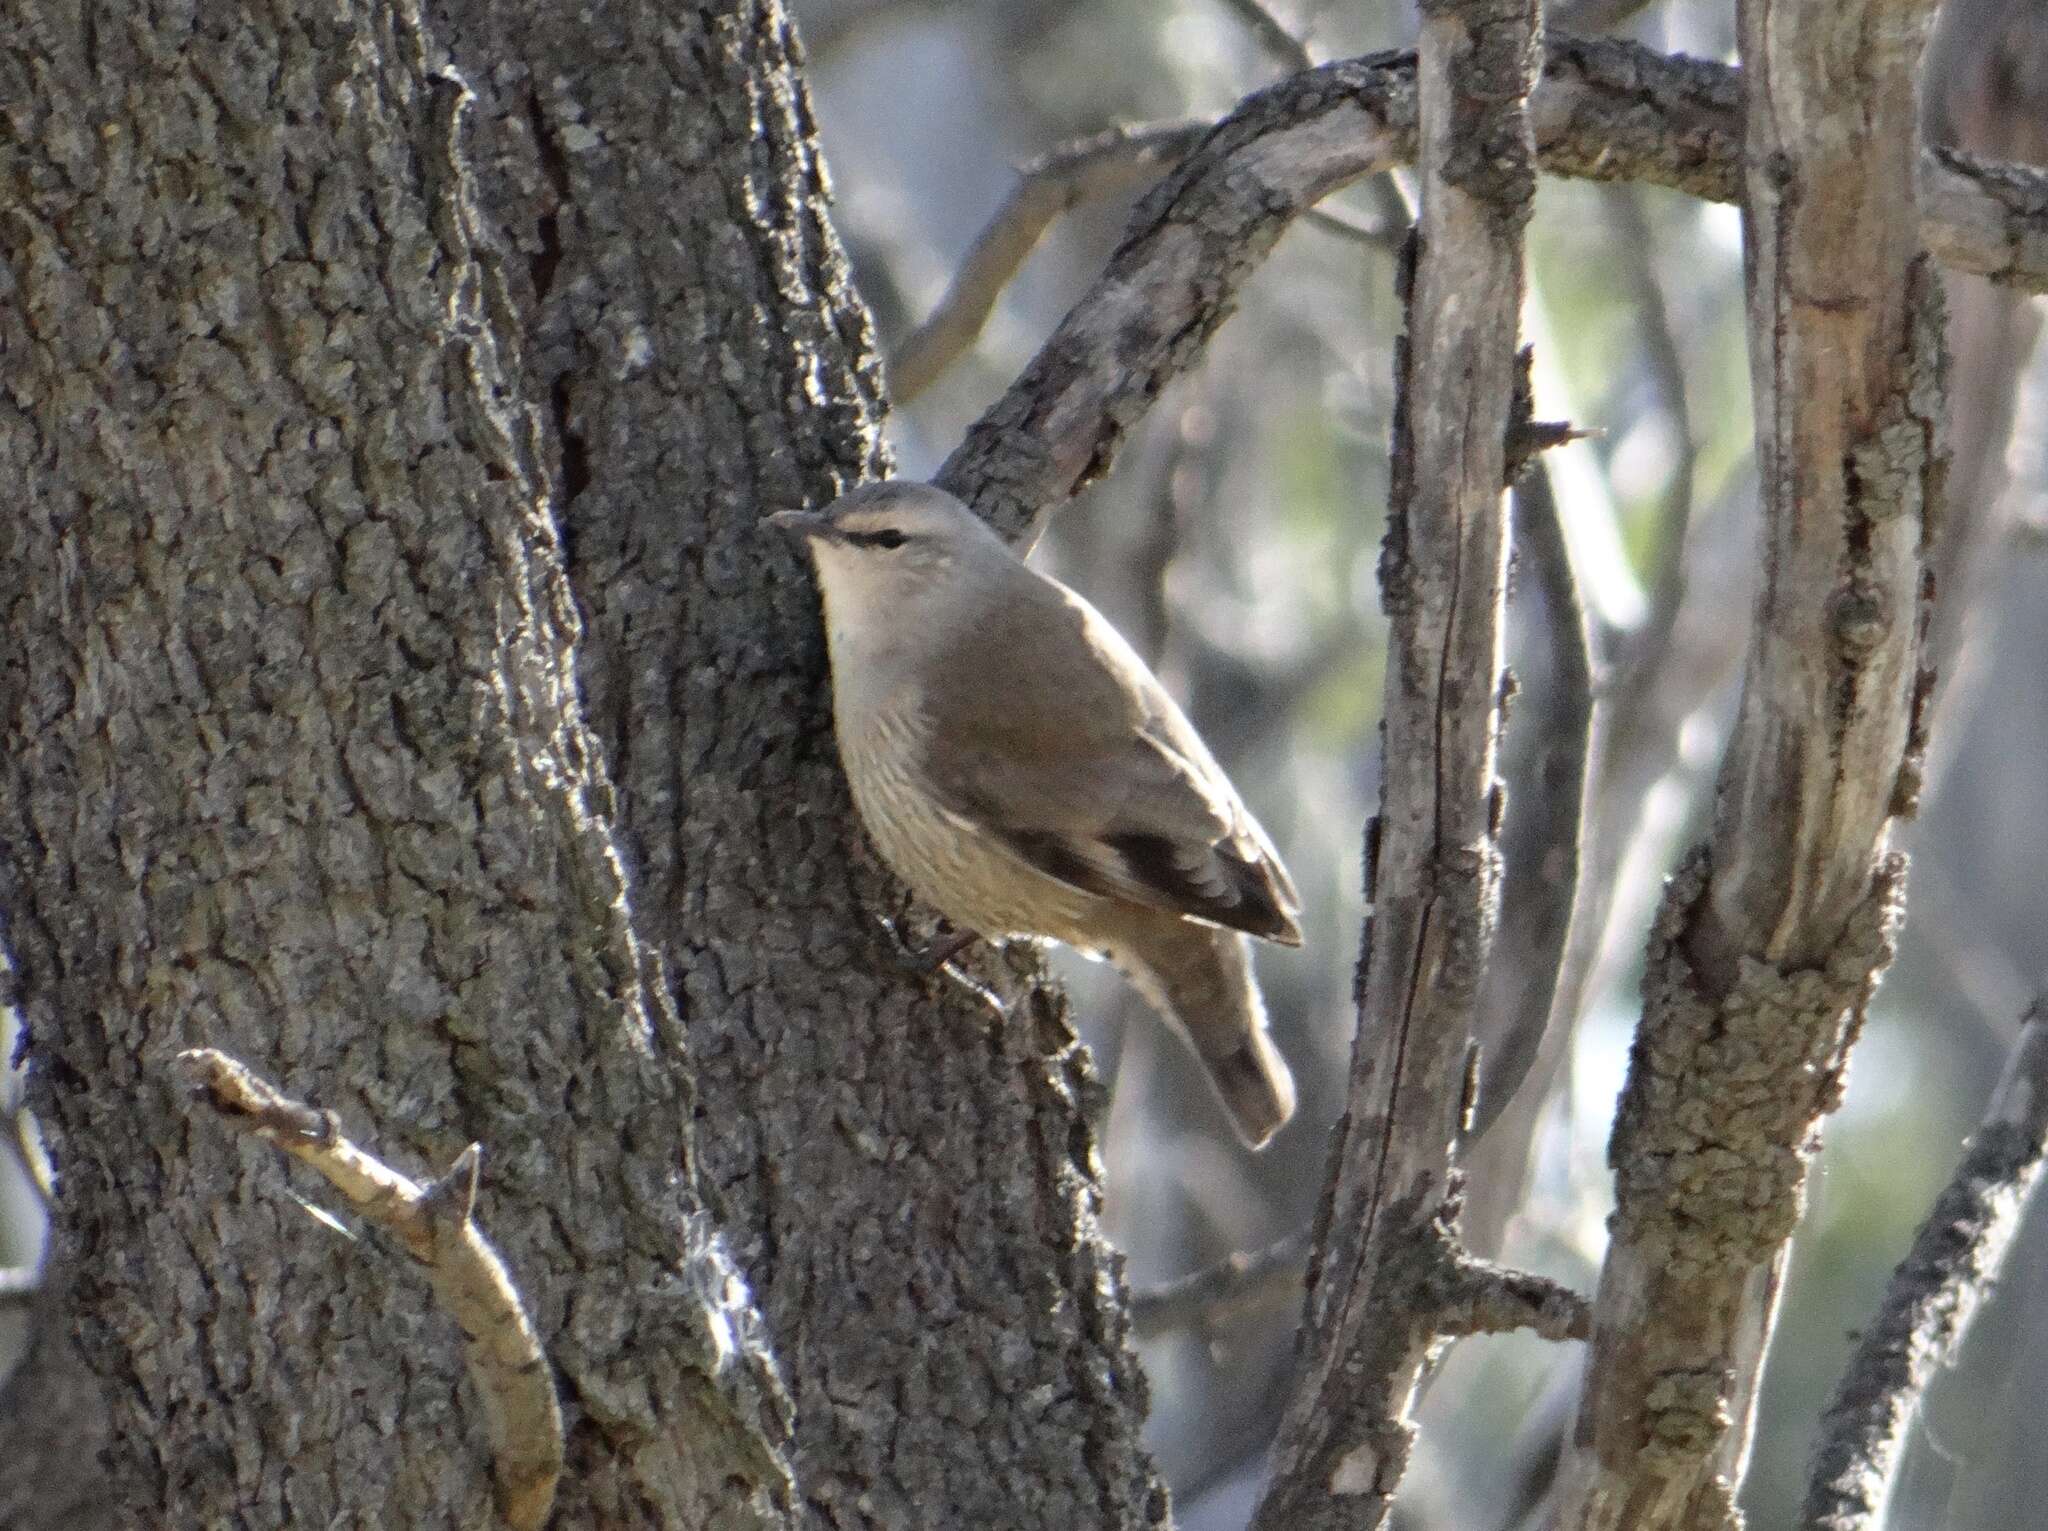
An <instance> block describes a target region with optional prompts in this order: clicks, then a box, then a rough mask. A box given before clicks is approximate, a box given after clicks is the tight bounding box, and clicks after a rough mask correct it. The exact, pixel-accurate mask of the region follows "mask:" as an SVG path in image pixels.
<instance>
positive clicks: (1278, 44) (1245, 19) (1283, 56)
mask: <svg viewBox="0 0 2048 1531" xmlns="http://www.w3.org/2000/svg"><path fill="white" fill-rule="evenodd" d="M1220 3H1221V4H1222V6H1223V8H1224V9H1225V10H1226V11H1228V12H1230V14H1231V15H1233V16H1235V17H1236V18H1237V19H1238V21H1239V22H1240V23H1241V24H1242V25H1243V26H1244V28H1245V30H1246V31H1248V32H1250V33H1251V34H1252V36H1253V37H1255V38H1257V39H1258V43H1259V46H1260V47H1261V48H1264V49H1265V50H1266V53H1267V54H1268V56H1270V57H1271V58H1272V60H1273V62H1274V63H1276V64H1278V65H1279V66H1280V67H1281V68H1282V69H1290V70H1302V69H1313V68H1315V66H1316V61H1315V55H1314V54H1312V53H1310V52H1309V51H1308V44H1307V43H1305V42H1303V41H1302V40H1301V39H1300V38H1298V37H1296V36H1295V35H1294V34H1293V33H1292V32H1290V31H1289V30H1288V29H1287V26H1286V23H1284V22H1283V21H1281V19H1280V18H1279V17H1278V16H1275V15H1274V14H1273V13H1272V12H1271V11H1269V10H1267V9H1266V7H1265V4H1264V0H1220Z"/></svg>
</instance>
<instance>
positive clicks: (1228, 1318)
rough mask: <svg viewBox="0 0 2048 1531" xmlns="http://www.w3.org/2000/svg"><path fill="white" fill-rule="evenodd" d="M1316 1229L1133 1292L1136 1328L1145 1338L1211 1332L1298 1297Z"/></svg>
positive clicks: (1297, 1231) (1238, 1252) (1303, 1230)
mask: <svg viewBox="0 0 2048 1531" xmlns="http://www.w3.org/2000/svg"><path fill="white" fill-rule="evenodd" d="M1311 1233H1312V1230H1311V1229H1308V1228H1297V1229H1295V1230H1294V1232H1292V1233H1290V1234H1288V1235H1287V1237H1285V1238H1284V1239H1280V1240H1278V1241H1276V1242H1275V1243H1272V1244H1268V1245H1267V1246H1266V1247H1265V1248H1264V1249H1252V1250H1243V1249H1240V1250H1236V1251H1233V1252H1232V1253H1230V1254H1228V1255H1225V1256H1224V1257H1223V1258H1222V1259H1221V1260H1218V1261H1217V1262H1216V1263H1215V1264H1214V1265H1207V1266H1204V1267H1203V1268H1202V1269H1200V1270H1198V1271H1193V1272H1190V1273H1189V1274H1188V1275H1185V1276H1181V1277H1178V1278H1176V1279H1175V1280H1172V1281H1165V1282H1161V1283H1160V1284H1159V1285H1158V1286H1155V1287H1148V1288H1146V1289H1145V1290H1143V1291H1139V1292H1133V1293H1132V1294H1131V1327H1132V1328H1133V1329H1135V1330H1136V1331H1137V1333H1138V1337H1139V1338H1140V1339H1152V1338H1155V1337H1157V1336H1159V1335H1162V1334H1165V1333H1167V1332H1168V1331H1170V1330H1174V1329H1182V1328H1194V1329H1199V1330H1201V1331H1203V1332H1204V1333H1208V1332H1212V1331H1214V1330H1217V1329H1220V1328H1222V1327H1223V1326H1224V1325H1226V1324H1228V1323H1231V1322H1233V1321H1234V1320H1236V1319H1238V1318H1241V1317H1244V1316H1245V1315H1247V1314H1251V1313H1257V1312H1262V1311H1264V1310H1265V1309H1267V1308H1269V1307H1277V1306H1278V1305H1279V1304H1281V1303H1284V1302H1290V1301H1293V1300H1294V1299H1295V1298H1296V1297H1298V1296H1299V1295H1300V1292H1301V1277H1302V1272H1303V1271H1305V1270H1306V1269H1307V1268H1308V1256H1309V1248H1310V1245H1311V1244H1312V1242H1313V1240H1312V1238H1311Z"/></svg>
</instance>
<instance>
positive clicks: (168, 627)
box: [0, 0, 791, 1528]
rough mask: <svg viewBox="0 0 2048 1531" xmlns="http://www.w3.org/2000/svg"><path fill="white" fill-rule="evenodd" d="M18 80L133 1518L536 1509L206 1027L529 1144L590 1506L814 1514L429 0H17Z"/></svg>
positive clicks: (96, 1102)
mask: <svg viewBox="0 0 2048 1531" xmlns="http://www.w3.org/2000/svg"><path fill="white" fill-rule="evenodd" d="M0 102H4V103H5V105H4V107H0V111H4V112H5V113H6V114H7V118H6V126H5V128H4V129H0V177H4V179H5V180H6V182H7V184H8V185H9V186H10V187H11V188H13V191H12V192H11V193H10V201H9V207H8V215H7V217H6V218H5V219H4V220H0V268H4V271H5V273H6V277H7V279H8V281H9V283H10V284H11V285H10V287H9V296H8V300H7V301H6V302H5V303H4V304H0V367H4V369H5V386H4V387H0V464H4V467H5V471H6V473H7V476H8V479H9V481H10V482H11V483H12V484H14V485H15V486H16V489H17V495H18V498H17V501H16V506H15V509H14V511H13V512H12V513H10V514H8V515H6V516H4V517H0V620H4V624H5V630H6V632H7V634H8V639H9V641H8V642H7V643H5V644H4V645H0V908H4V909H5V911H6V916H7V921H8V926H7V932H6V934H7V940H8V945H9V955H10V957H11V959H12V960H13V962H14V964H15V966H16V970H17V973H18V978H19V989H20V998H21V1005H22V1011H23V1014H24V1017H25V1019H26V1021H27V1024H28V1027H29V1060H30V1069H31V1073H30V1097H29V1099H30V1104H31V1106H32V1108H33V1109H34V1110H35V1112H36V1114H37V1117H38V1119H39V1121H40V1122H41V1124H42V1126H43V1128H44V1130H45V1132H46V1133H47V1135H48V1140H49V1143H50V1147H51V1151H52V1155H53V1158H54V1160H55V1162H56V1164H57V1167H58V1173H59V1192H60V1194H59V1196H58V1198H57V1200H56V1204H55V1208H54V1220H53V1225H52V1229H51V1254H50V1266H49V1269H50V1272H51V1279H52V1280H53V1281H54V1282H56V1283H58V1284H59V1285H60V1286H61V1287H63V1288H64V1289H65V1290H67V1291H68V1294H69V1299H70V1302H71V1308H72V1313H73V1315H74V1316H73V1319H72V1323H71V1330H72V1332H75V1334H76V1335H77V1338H78V1343H79V1348H80V1350H81V1351H82V1353H83V1355H84V1357H85V1359H86V1361H87V1363H88V1364H89V1366H90V1367H91V1369H92V1371H93V1372H94V1373H95V1374H96V1375H97V1377H98V1379H99V1381H100V1385H101V1387H102V1389H103V1399H104V1407H105V1408H106V1409H108V1410H109V1411H110V1423H111V1427H112V1428H111V1430H110V1432H109V1439H108V1444H107V1447H106V1449H105V1451H104V1452H103V1453H102V1454H101V1456H100V1457H99V1459H98V1462H97V1471H98V1476H99V1478H100V1480H101V1481H100V1482H99V1484H98V1485H96V1488H97V1492H98V1493H99V1494H100V1496H101V1497H102V1499H103V1501H104V1503H103V1508H104V1511H105V1514H106V1517H107V1519H109V1520H110V1521H113V1522H117V1523H119V1524H123V1525H149V1526H173V1525H177V1526H199V1525H207V1526H212V1525H240V1524H250V1525H257V1524H260V1525H276V1526H284V1525H334V1524H364V1525H394V1526H395V1525H406V1526H435V1525H476V1524H480V1523H482V1522H483V1521H484V1520H485V1519H487V1518H488V1517H489V1516H490V1514H491V1509H490V1501H491V1488H490V1482H489V1463H490V1452H489V1447H488V1442H487V1440H486V1438H485V1431H484V1429H483V1425H482V1421H481V1419H480V1418H479V1416H478V1407H477V1403H476V1401H475V1399H474V1397H473V1395H472V1394H471V1393H470V1391H469V1389H468V1388H467V1385H466V1384H465V1383H464V1382H463V1380H462V1365H461V1361H460V1358H459V1344H458V1343H457V1342H456V1341H455V1340H454V1339H453V1337H452V1336H451V1335H450V1333H449V1327H448V1326H447V1325H446V1323H445V1322H444V1321H443V1320H442V1319H441V1318H440V1317H439V1315H438V1314H437V1313H436V1312H435V1311H434V1308H433V1304H432V1301H431V1298H430V1297H429V1295H428V1294H427V1292H426V1290H425V1288H424V1286H423V1284H422V1283H420V1282H417V1281H414V1280H410V1279H406V1278H404V1277H403V1276H394V1275H393V1273H391V1272H389V1271H387V1270H385V1269H383V1268H381V1262H375V1261H367V1260H364V1259H362V1258H360V1256H359V1254H358V1253H357V1251H355V1250H354V1249H352V1248H351V1247H350V1246H349V1245H348V1244H347V1242H346V1241H345V1240H343V1239H341V1238H339V1237H337V1236H336V1234H335V1233H334V1231H333V1230H332V1229H331V1228H330V1227H328V1226H326V1225H324V1224H322V1223H320V1222H317V1221H316V1220H315V1219H313V1218H312V1217H309V1216H307V1215H306V1214H305V1213H304V1212H303V1211H302V1210H301V1209H299V1208H298V1207H296V1206H295V1205H293V1204H292V1203H291V1202H289V1201H288V1200H285V1199H282V1198H280V1197H278V1196H277V1195H275V1194H274V1193H273V1192H272V1191H270V1190H268V1189H265V1188H264V1187H265V1186H269V1185H274V1183H275V1176H276V1173H277V1172H276V1168H275V1166H274V1165H273V1164H271V1163H270V1155H269V1154H268V1152H267V1151H266V1150H261V1149H259V1148H257V1147H255V1146H253V1145H247V1144H237V1143H234V1142H231V1141H229V1140H228V1139H227V1138H226V1137H225V1136H224V1135H223V1134H220V1133H218V1132H216V1131H214V1130H212V1129H211V1128H207V1127H203V1126H199V1127H195V1126H193V1125H191V1124H190V1123H189V1121H188V1119H187V1117H186V1114H185V1112H184V1111H183V1110H182V1108H181V1106H180V1104H179V1101H178V1092H177V1091H176V1089H175V1088H174V1087H173V1086H172V1085H171V1084H170V1083H169V1078H170V1071H169V1069H168V1068H167V1067H166V1065H167V1064H168V1062H169V1060H170V1059H171V1058H172V1057H173V1055H174V1054H175V1053H176V1052H177V1051H178V1050H179V1049H181V1048H184V1047H188V1046H195V1045H213V1046H220V1047H223V1048H227V1049H231V1050H233V1051H234V1052H235V1053H237V1054H238V1055H240V1056H242V1057H246V1058H249V1059H251V1060H260V1061H261V1063H262V1066H263V1068H264V1070H265V1072H266V1073H269V1074H271V1075H273V1076H274V1077H276V1078H278V1079H279V1080H281V1081H282V1082H283V1083H284V1084H285V1086H286V1087H287V1088H288V1089H291V1090H293V1091H294V1092H298V1093H303V1094H308V1095H314V1096H316V1097H318V1098H319V1099H321V1100H323V1101H325V1102H328V1103H331V1104H333V1105H334V1106H335V1107H336V1108H337V1109H339V1110H341V1111H343V1112H344V1113H345V1114H346V1115H347V1117H348V1118H349V1119H350V1120H351V1121H352V1122H358V1123H361V1124H363V1125H364V1126H365V1127H366V1128H369V1129H373V1130H374V1131H375V1132H376V1133H377V1135H378V1137H379V1140H380V1142H384V1143H388V1144H390V1145H391V1146H392V1150H393V1153H394V1156H400V1157H403V1158H405V1159H406V1160H408V1161H409V1162H413V1163H420V1164H445V1163H447V1162H448V1161H449V1160H450V1159H451V1158H453V1157H454V1156H455V1154H456V1153H457V1152H458V1151H459V1150H460V1148H461V1147H462V1146H463V1145H464V1144H466V1143H468V1142H471V1141H478V1140H481V1141H485V1142H488V1143H489V1144H490V1145H491V1146H492V1152H493V1160H492V1174H491V1184H492V1191H493V1207H494V1217H493V1229H494V1234H495V1236H496V1240H497V1243H498V1245H499V1247H500V1249H501V1250H502V1251H503V1253H504V1254H505V1256H506V1258H507V1259H508V1261H509V1262H510V1263H511V1264H512V1265H513V1266H514V1267H515V1268H516V1269H517V1270H518V1271H519V1272H520V1276H521V1282H522V1286H523V1289H524V1291H525V1294H526V1296H527V1298H528V1300H529V1303H530V1305H531V1312H532V1316H533V1318H534V1322H535V1325H536V1328H537V1329H538V1330H539V1332H540V1333H541V1335H542V1336H543V1338H544V1341H545V1344H546V1349H547V1353H548V1357H549V1360H550V1362H551V1363H552V1364H553V1366H554V1367H555V1368H556V1369H557V1375H558V1379H559V1380H560V1381H561V1383H562V1384H563V1393H564V1397H565V1401H566V1404H567V1408H566V1415H567V1427H568V1441H567V1448H568V1475H567V1477H566V1478H565V1479H564V1481H563V1484H562V1490H561V1497H560V1511H559V1513H560V1516H561V1519H562V1522H563V1523H564V1524H570V1523H573V1524H579V1525H604V1526H607V1527H619V1526H643V1525H645V1526H652V1525H657V1524H661V1525H675V1524H704V1525H719V1526H722V1527H735V1528H737V1527H772V1526H780V1525H784V1524H786V1523H787V1514H786V1511H787V1509H788V1507H789V1504H790V1501H791V1494H790V1486H789V1479H788V1470H787V1467H786V1465H785V1463H784V1462H783V1461H782V1460H781V1459H780V1457H779V1455H778V1452H779V1449H780V1446H781V1444H782V1441H783V1439H784V1436H785V1434H786V1429H787V1402H786V1400H785V1399H783V1398H782V1397H781V1395H780V1391H779V1387H778V1385H777V1384H776V1382H775V1380H774V1374H773V1370H772V1367H771V1366H770V1365H769V1363H768V1362H767V1360H766V1353H765V1351H764V1349H763V1347H762V1345H761V1343H760V1325H759V1322H758V1320H757V1318H756V1317H755V1315H754V1314H753V1312H752V1309H751V1305H750V1297H749V1294H748V1291H747V1288H746V1284H745V1282H744V1281H743V1280H741V1279H740V1277H739V1274H738V1272H737V1271H736V1269H735V1267H734V1265H733V1263H732V1260H731V1258H730V1257H729V1256H728V1255H727V1253H726V1252H725V1248H724V1245H723V1243H722V1241H721V1239H720V1238H719V1236H718V1234H717V1230H716V1227H715V1225H714V1224H713V1222H712V1220H711V1218H710V1216H709V1215H708V1213H707V1211H706V1209H705V1206H704V1203H703V1199H702V1197H701V1195H700V1194H699V1190H700V1181H699V1174H698V1168H697V1158H696V1155H695V1151H694V1148H693V1145H692V1142H691V1137H690V1127H691V1121H692V1117H693V1115H694V1100H693V1096H692V1093H691V1087H690V1081H689V1077H688V1074H687V1071H686V1069H685V1068H684V1066H683V1062H682V1054H681V1038H680V1029H679V1027H678V1025H677V1021H676V1016H675V1013H674V1011H673V1009H672V1008H671V1007H670V1006H669V1005H668V1002H667V988H666V984H665V981H664V980H663V978H662V975H661V973H660V971H659V966H658V963H657V961H656V959H655V957H654V954H653V953H652V952H651V950H650V949H649V948H648V946H647V945H646V944H645V943H644V942H642V941H640V940H639V939H638V937H637V936H636V935H635V932H634V930H633V928H632V926H631V923H630V904H629V901H628V896H627V895H628V889H627V887H626V884H625V882H624V879H623V877H622V875H621V872H620V866H619V860H618V854H617V850H616V847H615V845H614V842H613V839H612V834H611V826H610V823H609V821H608V810H609V807H610V802H609V799H608V795H607V793H606V790H605V787H604V783H603V779H602V776H601V774H600V772H599V770H598V767H597V765H596V763H595V756H596V745H595V743H594V741H593V740H592V739H591V737H590V735H589V733H588V732H587V730H586V729H585V728H584V725H583V723H582V721H581V718H580V715H579V712H578V707H577V696H576V683H575V682H576V678H575V674H574V650H573V644H574V639H575V635H576V632H577V629H578V620H577V616H576V613H575V610H574V605H573V602H572V599H571V595H570V589H569V584H568V580H567V578H566V576H565V574H564V570H563V563H562V556H561V553H562V550H561V548H560V546H559V544H558V542H557V539H556V530H555V524H554V522H553V520H552V519H551V517H550V516H549V514H548V512H547V491H548V481H547V477H546V474H545V471H544V467H543V464H542V455H541V454H540V452H539V451H538V450H537V449H536V446H535V442H534V439H533V434H534V433H533V430H532V422H531V420H530V418H529V417H528V416H527V414H526V412H525V411H524V410H523V409H522V408H521V406H520V404H519V397H520V383H519V375H520V358H519V356H518V355H517V353H516V350H515V349H514V347H515V345H516V340H517V336H516V332H513V331H510V330H507V329H506V328H504V327H502V325H501V324H500V320H501V319H502V316H503V312H504V294H503V291H502V288H501V286H500V284H499V281H498V278H499V276H500V272H499V271H498V270H497V268H496V266H495V264H494V262H493V260H492V257H491V254H490V252H489V250H488V249H487V248H486V247H485V246H484V245H483V244H482V243H481V242H480V240H479V239H478V237H477V230H476V223H475V207H474V202H473V196H472V190H473V183H472V180H471V175H470V167H469V159H468V148H469V144H468V140H467V137H466V132H465V127H466V122H467V113H468V103H469V96H468V93H467V92H466V90H465V89H464V88H463V87H462V85H461V83H460V81H458V80H456V79H454V78H453V77H452V76H450V75H449V74H448V73H447V72H446V71H445V67H444V56H443V55H442V53H441V51H440V49H439V46H438V44H437V43H436V42H435V40H434V38H433V37H432V35H431V34H430V33H429V31H428V29H427V28H426V26H425V25H424V23H423V22H422V20H421V17H420V15H419V14H418V12H417V10H416V9H415V8H414V7H412V6H411V5H409V4H404V3H400V4H396V5H389V4H381V3H363V4H350V5H341V6H337V5H334V4H332V3H329V0H321V3H318V4H312V5H303V6H302V5H296V4H292V3H287V0H280V3H274V4H263V5H256V6H253V7H249V8H217V7H216V8H200V9H199V10H198V11H193V10H178V9H176V8H170V9H162V10H154V11H138V10H136V9H135V8H134V7H132V6H127V5H109V6H102V7H91V6H87V7H78V6H75V5H71V4H52V5H42V4H38V3H31V0H16V3H13V4H12V5H10V6H9V8H8V10H7V14H6V17H5V19H4V21H0ZM259 1179H260V1181H261V1184H260V1185H259V1184H258V1183H257V1182H258V1181H259ZM29 1381H30V1383H31V1384H33V1382H34V1381H35V1379H34V1378H33V1377H32V1378H30V1379H29ZM9 1403H10V1406H11V1407H12V1408H13V1409H15V1410H17V1411H20V1412H25V1413H33V1414H37V1415H40V1414H41V1413H42V1407H41V1404H42V1400H41V1398H40V1397H39V1395H38V1393H37V1392H36V1390H35V1388H34V1387H33V1386H32V1385H29V1386H24V1387H21V1388H17V1389H13V1390H11V1391H10V1397H9ZM16 1428H17V1427H16V1426H15V1425H14V1423H13V1422H12V1421H8V1422H4V1423H0V1432H4V1433H5V1438H6V1439H8V1440H9V1441H13V1440H16V1439H32V1438H33V1437H31V1436H17V1435H16V1434H15V1430H16ZM81 1439H87V1438H86V1437H81ZM48 1465H49V1459H48V1458H43V1459H38V1458H36V1457H34V1456H31V1457H30V1458H29V1459H28V1462H27V1466H28V1468H29V1469H30V1470H31V1471H32V1472H33V1471H35V1470H37V1469H39V1468H47V1467H48ZM65 1465H68V1464H65Z"/></svg>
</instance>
